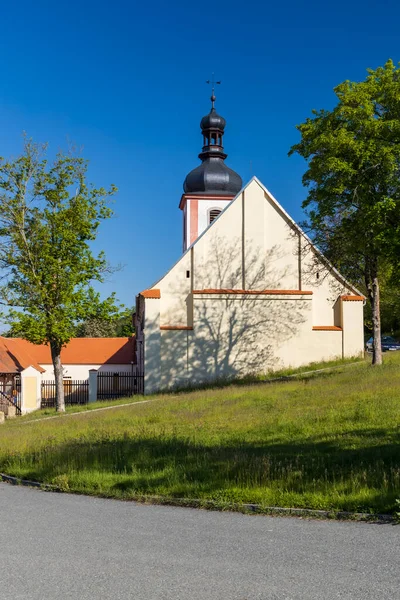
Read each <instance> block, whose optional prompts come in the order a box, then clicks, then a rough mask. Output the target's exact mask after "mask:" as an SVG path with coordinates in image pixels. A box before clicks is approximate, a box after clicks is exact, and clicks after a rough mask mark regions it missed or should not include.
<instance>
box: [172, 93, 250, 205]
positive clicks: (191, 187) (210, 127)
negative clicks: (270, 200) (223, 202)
mask: <svg viewBox="0 0 400 600" xmlns="http://www.w3.org/2000/svg"><path fill="white" fill-rule="evenodd" d="M211 102H212V107H211V110H210V112H209V114H208V115H206V116H205V117H203V118H202V120H201V123H200V127H201V130H202V134H203V143H204V146H203V148H202V151H201V153H200V154H199V158H200V159H201V161H202V163H201V165H199V166H198V167H196V168H195V169H193V171H190V173H189V174H188V175H187V177H186V179H185V181H184V184H183V190H184V192H185V194H204V195H206V196H207V195H209V196H214V195H216V196H236V194H237V193H238V192H240V190H241V189H242V185H243V184H242V178H241V177H240V175H238V174H237V173H235V171H232V169H230V168H229V167H227V166H226V164H225V162H224V161H225V158H226V157H227V155H226V154H225V153H224V148H223V145H222V140H223V137H224V129H225V125H226V121H225V119H224V117H221V116H220V115H219V114H218V113H217V111H216V110H215V108H214V102H215V96H214V93H213V95H212V96H211Z"/></svg>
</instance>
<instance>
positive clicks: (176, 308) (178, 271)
mask: <svg viewBox="0 0 400 600" xmlns="http://www.w3.org/2000/svg"><path fill="white" fill-rule="evenodd" d="M188 271H189V277H187V272H188ZM191 280H192V273H191V251H190V250H189V251H188V252H186V254H184V255H183V256H182V258H181V259H180V260H179V262H178V263H177V264H176V265H175V266H174V267H173V269H171V271H170V272H169V273H167V274H166V275H165V277H164V278H163V279H162V281H161V282H160V286H159V287H160V290H161V297H162V301H161V304H160V323H161V325H187V323H188V321H189V320H190V318H191V307H190V299H189V295H190V293H191ZM151 301H152V300H150V302H151ZM147 303H148V300H146V306H147Z"/></svg>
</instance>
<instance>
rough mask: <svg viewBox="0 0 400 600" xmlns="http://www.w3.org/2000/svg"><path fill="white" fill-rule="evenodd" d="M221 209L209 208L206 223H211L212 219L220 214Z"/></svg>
mask: <svg viewBox="0 0 400 600" xmlns="http://www.w3.org/2000/svg"><path fill="white" fill-rule="evenodd" d="M221 212H222V210H221V209H220V208H212V209H211V210H209V211H208V224H209V225H211V223H212V222H213V221H214V219H216V218H217V217H218V216H219V215H220V214H221Z"/></svg>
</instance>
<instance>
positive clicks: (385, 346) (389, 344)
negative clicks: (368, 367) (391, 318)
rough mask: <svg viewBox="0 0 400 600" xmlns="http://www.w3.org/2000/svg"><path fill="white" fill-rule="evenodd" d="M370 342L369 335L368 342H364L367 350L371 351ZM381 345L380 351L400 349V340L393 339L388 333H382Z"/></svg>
mask: <svg viewBox="0 0 400 600" xmlns="http://www.w3.org/2000/svg"><path fill="white" fill-rule="evenodd" d="M372 342H373V338H372V337H370V338H369V340H368V342H367V343H366V348H367V352H372ZM381 346H382V352H387V351H388V350H400V342H398V341H397V340H395V339H394V338H393V337H392V336H390V335H383V336H382V337H381Z"/></svg>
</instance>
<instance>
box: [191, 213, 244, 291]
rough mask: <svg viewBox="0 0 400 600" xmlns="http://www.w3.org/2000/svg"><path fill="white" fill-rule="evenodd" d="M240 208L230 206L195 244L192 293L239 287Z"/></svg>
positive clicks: (240, 262)
mask: <svg viewBox="0 0 400 600" xmlns="http://www.w3.org/2000/svg"><path fill="white" fill-rule="evenodd" d="M241 222H242V208H241V203H240V202H233V203H231V204H230V205H229V206H228V207H227V208H226V211H225V212H224V213H223V215H222V216H220V217H219V218H218V219H217V220H216V221H214V222H213V223H212V224H211V226H210V228H209V229H207V231H206V232H205V233H204V234H203V235H202V236H201V237H200V238H199V239H198V240H197V242H196V244H195V245H194V247H193V252H194V273H193V275H194V280H193V289H198V290H199V289H209V288H214V289H221V288H223V289H232V288H241V287H242V242H241V239H242V230H241Z"/></svg>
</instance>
